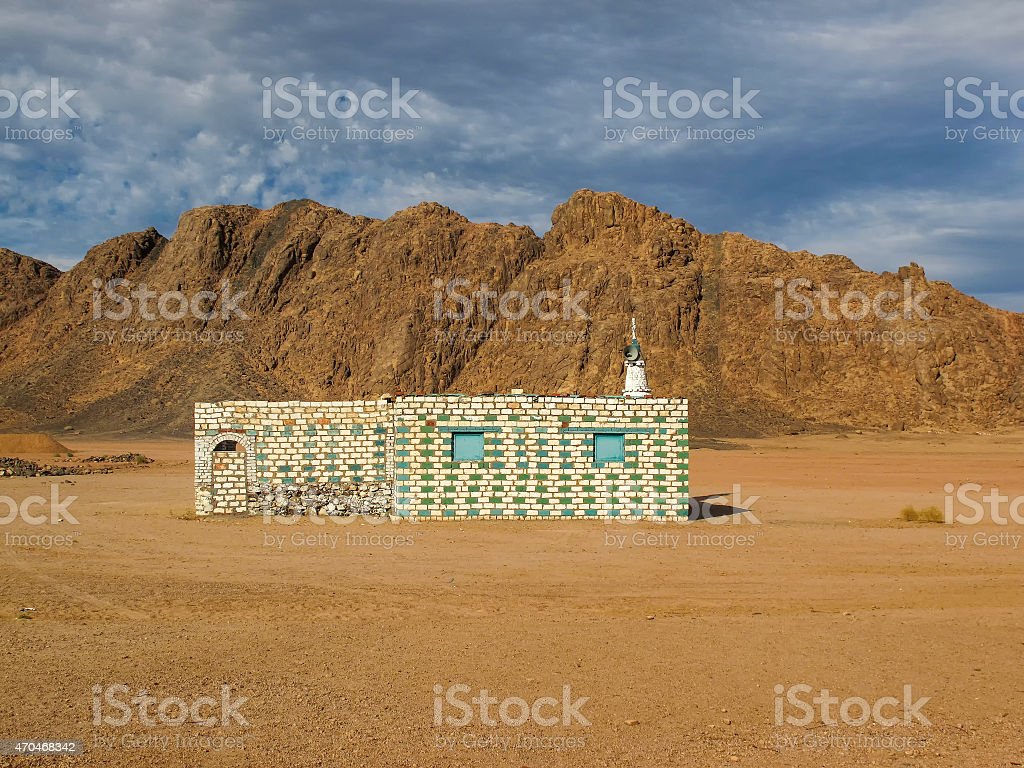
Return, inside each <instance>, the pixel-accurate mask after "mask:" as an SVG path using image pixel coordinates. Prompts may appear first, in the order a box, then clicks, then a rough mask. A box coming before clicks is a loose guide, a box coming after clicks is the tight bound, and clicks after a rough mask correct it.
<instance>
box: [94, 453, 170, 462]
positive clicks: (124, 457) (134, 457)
mask: <svg viewBox="0 0 1024 768" xmlns="http://www.w3.org/2000/svg"><path fill="white" fill-rule="evenodd" d="M82 461H89V462H96V463H100V462H102V463H104V464H152V463H153V460H152V459H151V458H149V457H148V456H143V455H142V454H141V453H119V454H117V455H116V456H90V457H88V458H86V459H82Z"/></svg>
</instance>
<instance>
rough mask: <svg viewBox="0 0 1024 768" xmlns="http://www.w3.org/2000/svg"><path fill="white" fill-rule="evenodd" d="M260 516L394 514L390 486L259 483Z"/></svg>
mask: <svg viewBox="0 0 1024 768" xmlns="http://www.w3.org/2000/svg"><path fill="white" fill-rule="evenodd" d="M256 499H257V506H258V509H259V514H261V515H330V516H339V517H345V516H348V515H369V516H372V517H383V516H385V515H388V514H390V513H391V485H390V484H389V483H344V484H341V485H337V484H334V483H306V484H294V485H276V484H275V485H271V484H269V483H260V484H259V486H258V488H257V491H256Z"/></svg>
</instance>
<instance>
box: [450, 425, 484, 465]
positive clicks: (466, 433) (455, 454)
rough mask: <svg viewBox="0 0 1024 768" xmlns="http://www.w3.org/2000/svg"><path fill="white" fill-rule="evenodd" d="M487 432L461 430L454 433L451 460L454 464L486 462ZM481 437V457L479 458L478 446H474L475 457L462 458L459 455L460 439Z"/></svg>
mask: <svg viewBox="0 0 1024 768" xmlns="http://www.w3.org/2000/svg"><path fill="white" fill-rule="evenodd" d="M485 434H486V432H484V431H483V430H480V429H460V430H454V431H452V433H451V435H452V444H451V460H452V461H453V462H456V463H459V464H462V463H464V462H474V461H477V462H480V461H483V460H484V447H485V446H484V435H485ZM469 436H473V437H479V440H480V443H479V456H477V455H476V454H477V451H476V450H475V449H476V447H477V446H476V445H474V446H473V447H474V455H473V457H472V458H460V457H459V453H458V442H459V438H460V437H469Z"/></svg>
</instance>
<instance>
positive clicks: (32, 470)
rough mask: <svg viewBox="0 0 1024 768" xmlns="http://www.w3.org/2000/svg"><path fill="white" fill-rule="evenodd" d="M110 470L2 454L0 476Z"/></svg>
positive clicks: (89, 473) (80, 473)
mask: <svg viewBox="0 0 1024 768" xmlns="http://www.w3.org/2000/svg"><path fill="white" fill-rule="evenodd" d="M109 471H110V470H109V469H108V470H103V469H95V470H92V469H81V468H79V467H61V466H54V465H52V464H36V463H35V462H34V461H26V460H25V459H15V458H12V457H10V456H0V477H52V476H58V475H91V474H94V473H100V474H106V473H108V472H109Z"/></svg>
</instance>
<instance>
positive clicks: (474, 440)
mask: <svg viewBox="0 0 1024 768" xmlns="http://www.w3.org/2000/svg"><path fill="white" fill-rule="evenodd" d="M483 460H484V433H483V432H452V461H483Z"/></svg>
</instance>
